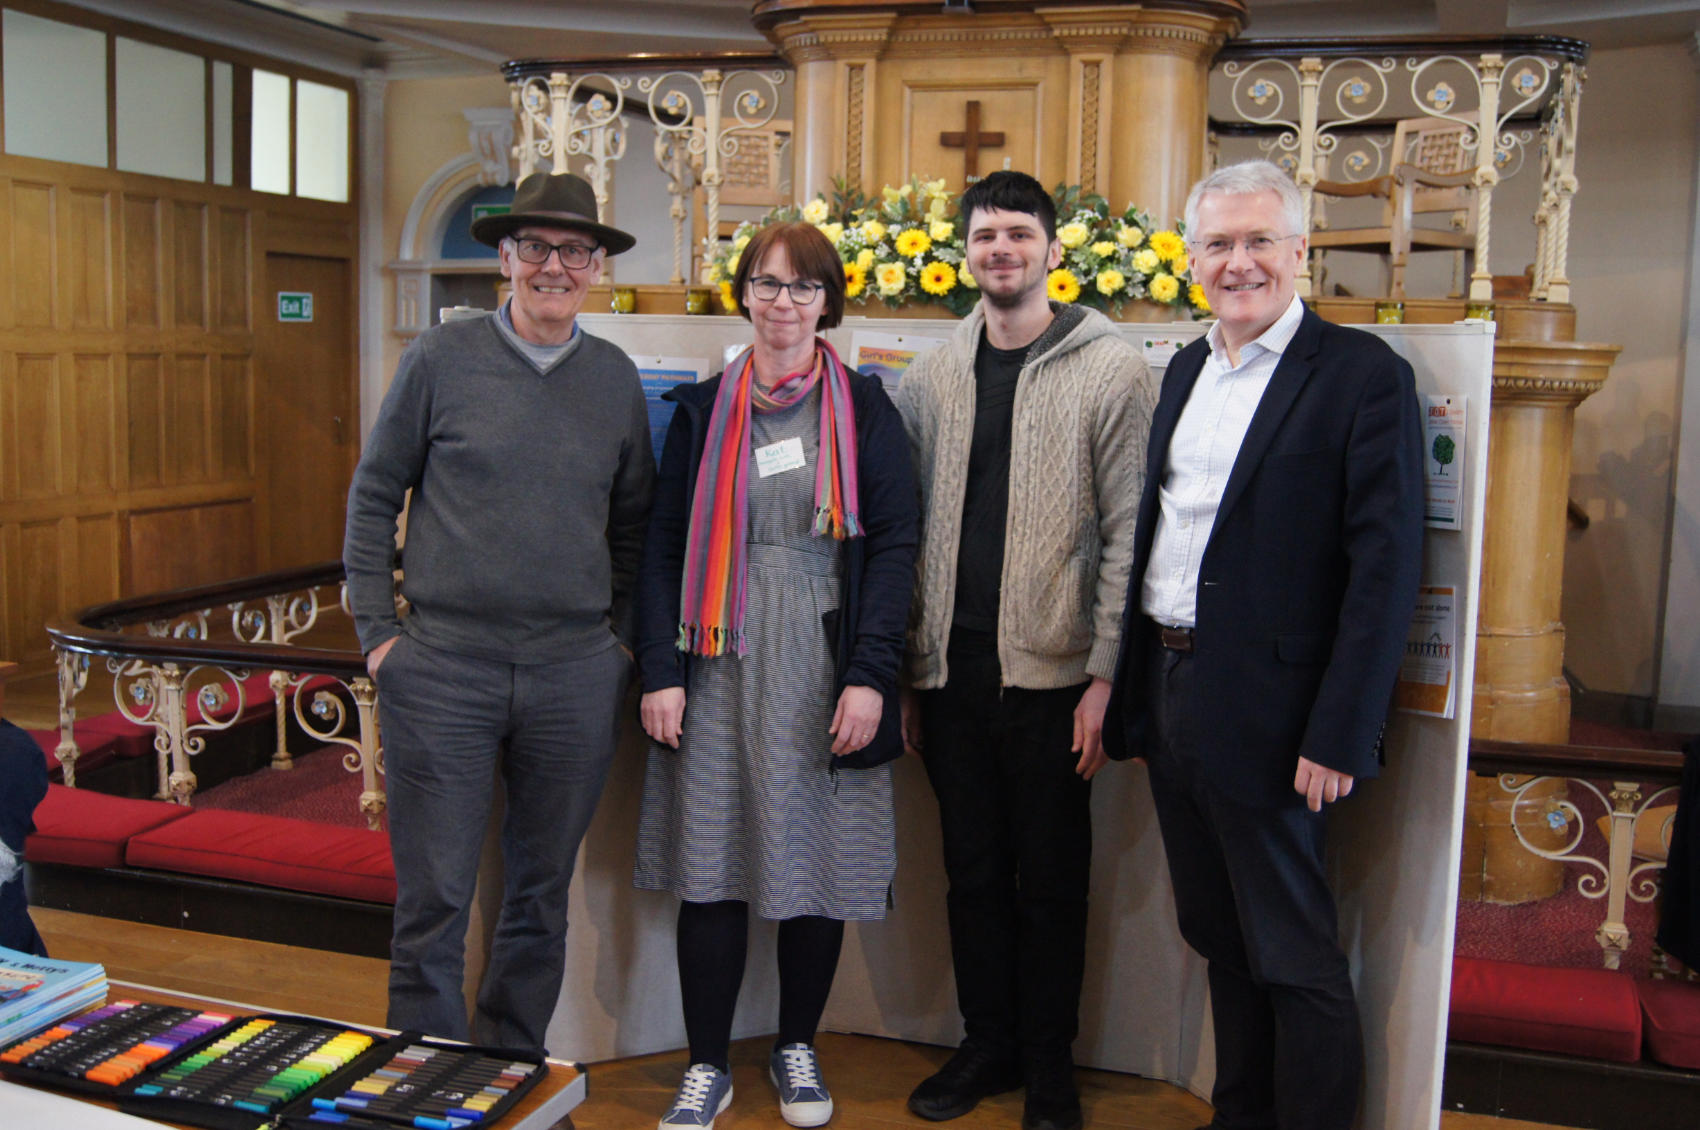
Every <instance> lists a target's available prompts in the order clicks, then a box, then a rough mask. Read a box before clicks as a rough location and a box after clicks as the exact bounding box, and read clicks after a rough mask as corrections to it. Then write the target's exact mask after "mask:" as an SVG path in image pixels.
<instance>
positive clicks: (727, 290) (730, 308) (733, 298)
mask: <svg viewBox="0 0 1700 1130" xmlns="http://www.w3.org/2000/svg"><path fill="white" fill-rule="evenodd" d="M720 305H722V306H724V307H725V308H726V312H727V313H728V314H736V313H737V312H738V297H737V295H735V294H733V293H732V280H731V279H724V280H722V281H721V283H720Z"/></svg>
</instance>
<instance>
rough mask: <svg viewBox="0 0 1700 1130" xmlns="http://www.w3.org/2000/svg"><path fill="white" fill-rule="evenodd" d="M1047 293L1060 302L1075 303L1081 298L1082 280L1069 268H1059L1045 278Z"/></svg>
mask: <svg viewBox="0 0 1700 1130" xmlns="http://www.w3.org/2000/svg"><path fill="white" fill-rule="evenodd" d="M1045 293H1046V294H1047V295H1049V296H1050V297H1052V298H1054V299H1056V300H1057V301H1058V302H1073V301H1074V300H1075V299H1076V298H1079V297H1080V280H1079V279H1077V278H1075V277H1074V272H1073V271H1071V270H1069V269H1068V268H1067V267H1058V268H1057V269H1056V270H1054V271H1052V272H1051V273H1050V274H1048V275H1046V276H1045Z"/></svg>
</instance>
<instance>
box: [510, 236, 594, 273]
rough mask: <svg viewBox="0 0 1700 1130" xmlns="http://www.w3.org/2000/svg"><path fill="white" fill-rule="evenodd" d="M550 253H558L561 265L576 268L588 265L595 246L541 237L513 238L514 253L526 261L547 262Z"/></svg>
mask: <svg viewBox="0 0 1700 1130" xmlns="http://www.w3.org/2000/svg"><path fill="white" fill-rule="evenodd" d="M551 253H554V254H559V255H560V257H561V266H563V267H567V268H570V269H573V270H577V269H578V268H580V267H588V266H590V257H591V256H592V255H595V254H596V246H595V245H594V244H589V245H586V244H583V243H550V242H548V241H547V240H542V239H516V240H514V254H515V255H518V256H519V257H520V259H522V260H523V261H525V262H527V263H547V262H548V261H549V256H550V254H551Z"/></svg>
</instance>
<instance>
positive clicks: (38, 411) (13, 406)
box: [0, 354, 63, 499]
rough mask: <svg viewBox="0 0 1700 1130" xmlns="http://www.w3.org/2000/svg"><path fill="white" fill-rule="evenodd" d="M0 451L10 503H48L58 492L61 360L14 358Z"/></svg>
mask: <svg viewBox="0 0 1700 1130" xmlns="http://www.w3.org/2000/svg"><path fill="white" fill-rule="evenodd" d="M10 376H11V379H10V380H9V381H8V382H7V384H9V385H10V386H11V388H10V390H9V393H10V394H9V395H8V396H7V397H6V398H5V399H6V402H7V403H6V409H5V426H4V430H3V432H0V437H3V438H0V446H3V447H4V448H5V451H6V456H7V460H6V461H7V464H8V466H7V468H6V472H7V475H6V477H7V478H8V479H9V480H10V484H9V489H8V490H7V491H6V495H7V497H9V498H14V499H27V498H50V497H52V496H53V495H55V494H58V493H59V482H60V470H61V467H62V466H63V456H62V452H63V446H62V443H61V431H62V428H61V423H60V409H61V401H62V399H63V396H62V391H61V389H60V381H59V378H60V368H59V358H58V357H56V356H54V355H53V354H45V355H43V354H18V355H16V356H15V357H14V358H13V359H12V371H11V374H10Z"/></svg>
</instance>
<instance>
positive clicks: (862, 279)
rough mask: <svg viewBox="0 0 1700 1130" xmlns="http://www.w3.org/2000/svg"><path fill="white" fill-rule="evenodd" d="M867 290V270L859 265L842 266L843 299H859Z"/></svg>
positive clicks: (848, 264)
mask: <svg viewBox="0 0 1700 1130" xmlns="http://www.w3.org/2000/svg"><path fill="white" fill-rule="evenodd" d="M867 288H868V269H867V268H866V267H864V266H862V265H861V264H859V263H846V264H844V297H846V298H860V297H861V296H862V292H863V291H864V290H866V289H867Z"/></svg>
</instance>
